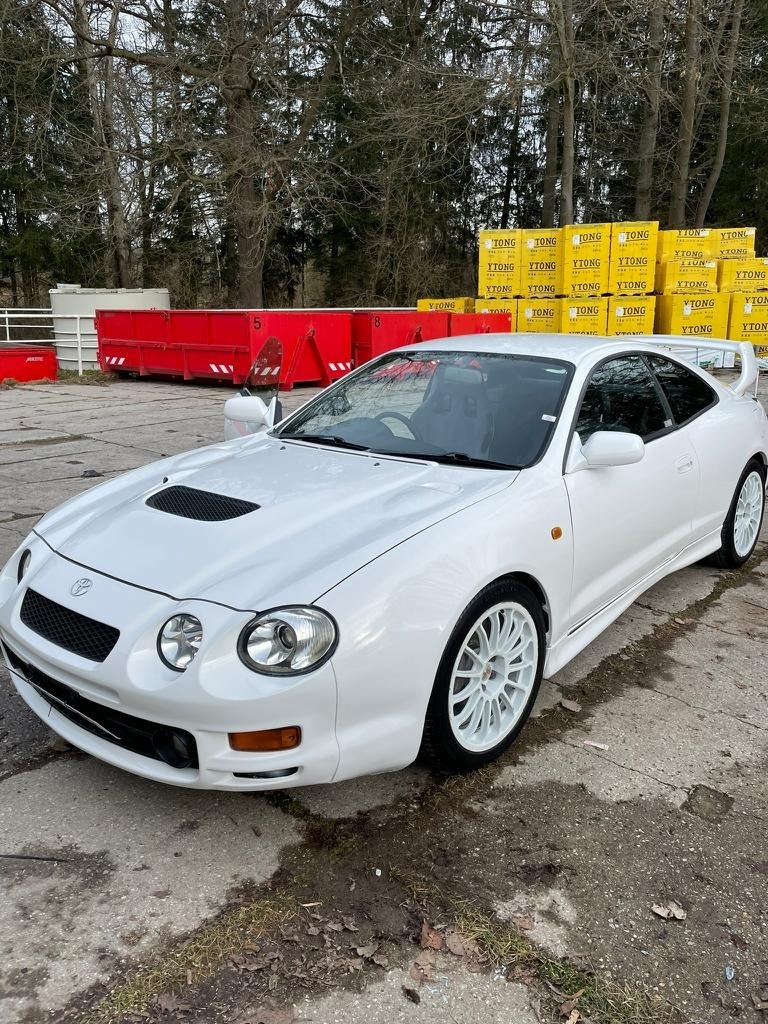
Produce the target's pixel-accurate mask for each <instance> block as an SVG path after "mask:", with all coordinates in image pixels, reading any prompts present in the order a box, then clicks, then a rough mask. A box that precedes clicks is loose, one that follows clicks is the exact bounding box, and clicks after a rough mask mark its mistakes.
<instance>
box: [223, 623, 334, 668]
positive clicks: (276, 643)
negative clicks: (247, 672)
mask: <svg viewBox="0 0 768 1024" xmlns="http://www.w3.org/2000/svg"><path fill="white" fill-rule="evenodd" d="M337 638H338V631H337V629H336V623H335V622H334V621H333V619H332V618H331V617H330V615H327V614H326V613H325V612H322V611H320V609H319V608H275V609H273V610H272V611H270V612H264V613H263V614H262V615H259V616H258V617H257V618H255V619H252V620H251V621H250V622H249V623H248V625H247V626H246V627H245V629H244V630H243V631H242V633H241V634H240V639H239V640H238V642H237V653H238V654H239V655H240V660H241V661H242V662H243V664H244V665H247V666H248V668H250V669H253V671H254V672H263V673H264V674H265V675H268V676H295V675H300V674H301V673H302V672H309V671H310V670H311V669H314V668H318V667H319V665H320V664H321V663H322V662H323V661H325V660H326V658H329V657H330V656H331V654H332V653H333V651H334V648H335V647H336V640H337Z"/></svg>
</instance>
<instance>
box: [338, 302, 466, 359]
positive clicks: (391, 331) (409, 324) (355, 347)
mask: <svg viewBox="0 0 768 1024" xmlns="http://www.w3.org/2000/svg"><path fill="white" fill-rule="evenodd" d="M449 321H450V313H436V312H429V313H417V312H416V310H408V311H406V312H400V311H397V312H391V311H389V310H379V311H377V310H375V309H370V310H358V311H356V312H354V313H353V314H352V355H353V362H354V364H355V366H361V365H362V364H363V363H367V362H368V360H369V359H373V358H374V357H375V356H380V355H381V354H382V353H384V352H391V351H392V349H393V348H400V347H401V346H402V345H415V344H416V343H417V342H419V341H432V340H433V339H434V338H447V337H448V335H449Z"/></svg>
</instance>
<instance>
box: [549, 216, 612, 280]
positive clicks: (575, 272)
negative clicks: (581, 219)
mask: <svg viewBox="0 0 768 1024" xmlns="http://www.w3.org/2000/svg"><path fill="white" fill-rule="evenodd" d="M561 230H562V232H563V260H562V264H561V265H560V268H559V270H558V274H557V294H558V295H570V296H574V297H576V296H581V295H604V294H605V293H606V292H607V291H608V275H609V264H610V257H611V225H610V224H569V225H567V226H566V227H564V228H562V229H561Z"/></svg>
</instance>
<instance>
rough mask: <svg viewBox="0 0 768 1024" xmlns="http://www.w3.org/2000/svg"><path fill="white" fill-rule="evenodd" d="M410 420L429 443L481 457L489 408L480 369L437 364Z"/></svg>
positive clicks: (484, 444)
mask: <svg viewBox="0 0 768 1024" xmlns="http://www.w3.org/2000/svg"><path fill="white" fill-rule="evenodd" d="M411 422H412V423H413V425H414V427H415V428H416V430H417V432H418V436H419V437H420V438H422V439H423V440H424V441H427V442H428V443H429V444H432V445H436V446H438V447H440V448H443V449H444V450H445V451H447V452H465V453H466V454H467V455H470V456H473V457H475V458H479V457H481V456H483V455H484V454H485V449H486V447H487V444H488V441H489V438H490V407H489V404H488V395H487V393H486V389H485V384H484V382H483V375H482V373H481V372H480V370H477V369H475V368H474V367H469V366H440V367H438V369H437V370H436V372H435V376H434V378H433V380H432V383H431V384H430V387H429V390H428V392H427V396H426V398H425V399H424V402H423V403H422V404H421V405H420V406H419V408H418V409H416V411H415V412H414V413H413V414H412V416H411Z"/></svg>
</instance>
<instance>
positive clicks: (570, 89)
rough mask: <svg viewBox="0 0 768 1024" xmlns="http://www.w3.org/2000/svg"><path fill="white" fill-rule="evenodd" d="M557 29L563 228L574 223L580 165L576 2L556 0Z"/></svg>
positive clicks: (561, 218)
mask: <svg viewBox="0 0 768 1024" xmlns="http://www.w3.org/2000/svg"><path fill="white" fill-rule="evenodd" d="M554 16H555V27H556V31H557V42H558V48H559V51H560V82H561V84H562V97H563V149H562V156H561V159H560V225H561V227H562V226H563V225H564V224H572V223H573V178H574V170H575V166H576V75H575V58H576V47H575V30H574V25H573V0H555V3H554Z"/></svg>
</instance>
